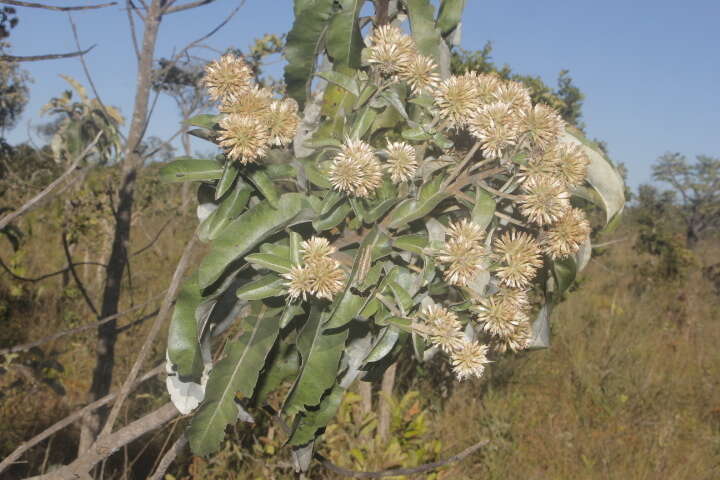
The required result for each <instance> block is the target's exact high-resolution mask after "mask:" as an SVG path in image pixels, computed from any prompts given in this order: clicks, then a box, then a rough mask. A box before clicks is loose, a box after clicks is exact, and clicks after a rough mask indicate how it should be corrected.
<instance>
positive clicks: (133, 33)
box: [125, 0, 142, 62]
mask: <svg viewBox="0 0 720 480" xmlns="http://www.w3.org/2000/svg"><path fill="white" fill-rule="evenodd" d="M125 1H126V5H127V8H126V9H125V10H126V11H127V17H128V23H130V38H131V39H132V44H133V50H135V58H136V59H137V61H138V62H139V61H140V47H138V41H137V31H136V30H135V19H134V18H133V12H134V11H137V9H136V7H135V5H133V3H132V2H131V1H130V0H125ZM138 15H140V13H139V12H138ZM140 18H142V16H141V17H140Z"/></svg>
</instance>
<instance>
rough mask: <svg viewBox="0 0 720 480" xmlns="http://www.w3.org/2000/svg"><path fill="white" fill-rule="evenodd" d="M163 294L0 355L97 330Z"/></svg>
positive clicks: (15, 347) (155, 313)
mask: <svg viewBox="0 0 720 480" xmlns="http://www.w3.org/2000/svg"><path fill="white" fill-rule="evenodd" d="M164 294H165V293H164V292H163V293H161V294H160V295H156V296H154V297H153V298H151V299H150V300H148V301H147V302H145V303H141V304H140V305H137V306H135V307H133V308H130V309H128V310H125V311H124V312H120V313H116V314H115V315H110V316H109V317H105V318H103V319H101V320H98V321H97V322H92V323H88V324H86V325H81V326H79V327H75V328H71V329H69V330H63V331H62V332H55V333H53V334H52V335H48V336H47V337H43V338H41V339H39V340H35V341H33V342H30V343H24V344H22V345H15V346H13V347H9V348H3V349H1V350H0V355H7V354H8V353H17V352H26V351H28V350H30V349H31V348H34V347H39V346H40V345H44V344H46V343H49V342H52V341H54V340H57V339H58V338H62V337H66V336H68V335H75V334H76V333H80V332H84V331H85V330H90V329H92V328H97V327H99V326H100V325H103V324H105V323H107V322H109V321H111V320H115V319H116V318H119V317H124V316H125V315H128V314H130V313H132V312H134V311H136V310H140V309H141V308H143V307H146V306H147V305H149V304H151V303H152V302H154V301H155V300H157V299H158V298H160V297H161V296H162V295H164ZM148 315H157V312H154V313H152V314H148ZM148 318H149V317H148ZM143 320H146V318H143ZM136 322H137V320H136ZM134 323H135V322H133V323H131V324H129V325H127V327H130V325H133V324H134ZM125 328H126V327H121V328H120V329H118V331H122V330H123V329H125Z"/></svg>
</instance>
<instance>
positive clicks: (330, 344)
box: [162, 0, 624, 464]
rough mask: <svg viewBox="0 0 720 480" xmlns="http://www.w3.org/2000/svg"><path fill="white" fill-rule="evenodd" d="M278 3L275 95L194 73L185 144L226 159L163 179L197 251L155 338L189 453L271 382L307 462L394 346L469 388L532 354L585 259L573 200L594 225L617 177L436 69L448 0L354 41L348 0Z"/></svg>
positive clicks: (540, 118) (575, 145)
mask: <svg viewBox="0 0 720 480" xmlns="http://www.w3.org/2000/svg"><path fill="white" fill-rule="evenodd" d="M295 3H296V5H295V12H296V20H295V24H294V26H293V30H292V31H291V32H290V34H289V36H288V43H287V47H286V57H287V60H288V65H287V68H286V75H285V80H286V83H287V92H288V93H289V98H284V99H281V98H275V97H274V96H273V95H272V93H271V92H270V91H269V90H266V89H264V88H259V87H258V86H256V85H254V84H253V82H252V80H251V77H252V75H251V71H250V69H249V68H248V66H247V65H246V64H245V62H244V61H243V59H242V58H239V57H235V56H232V55H225V56H224V57H222V58H221V59H219V60H218V61H216V62H213V63H212V64H210V65H209V66H208V68H207V74H206V78H205V84H206V86H207V88H208V91H209V93H210V95H211V96H212V97H213V98H214V99H215V100H216V101H217V102H218V105H219V110H220V112H221V113H220V114H219V115H216V116H215V115H203V116H200V117H196V118H195V119H194V120H193V123H194V124H195V125H197V126H198V127H200V128H198V129H197V130H194V131H193V132H192V133H193V134H195V135H196V136H199V137H201V138H204V139H207V140H209V141H212V142H214V143H216V144H217V145H219V146H220V147H221V148H222V150H223V152H224V154H223V155H222V156H221V157H219V159H218V160H199V159H188V158H185V159H179V160H177V161H175V162H173V163H171V164H169V165H167V166H166V167H165V168H164V169H163V172H162V175H163V177H164V178H166V179H167V180H170V181H184V180H194V181H200V182H202V183H201V185H200V189H199V198H200V206H199V207H198V215H199V217H200V220H201V224H200V226H199V231H198V235H199V237H200V239H201V240H203V241H206V242H209V244H210V249H209V252H208V253H207V255H206V256H205V257H204V258H203V259H202V261H201V262H200V264H199V266H198V267H197V269H196V271H195V273H193V274H192V275H191V276H190V277H189V278H188V279H187V281H186V283H185V285H184V287H183V290H182V293H181V295H180V297H179V298H178V301H177V305H176V308H175V312H174V316H173V320H172V325H171V329H170V335H169V340H168V359H169V365H170V368H169V371H170V372H171V375H170V376H169V378H168V388H169V389H170V393H171V396H172V398H173V401H174V402H175V403H176V405H177V406H178V408H180V409H181V410H182V411H183V412H184V413H189V412H190V411H193V410H195V412H194V416H193V418H192V420H191V422H190V426H189V429H188V435H189V439H190V445H191V447H192V449H193V451H194V452H195V453H197V454H207V453H210V452H212V451H214V450H215V449H217V448H218V446H219V444H220V442H221V441H222V439H223V436H224V430H225V427H226V426H227V425H228V424H233V423H235V422H236V421H237V419H238V418H240V419H246V420H247V419H251V416H250V414H249V413H248V411H246V409H251V408H252V407H253V406H259V405H262V404H263V403H264V402H265V399H266V398H267V395H268V394H269V393H271V392H278V391H280V392H284V391H287V394H286V395H285V396H284V401H283V402H282V407H281V412H280V414H281V416H283V417H284V418H285V419H287V420H288V422H287V423H288V424H289V425H290V426H291V427H290V432H289V440H288V445H289V446H291V447H292V448H293V449H295V451H296V454H297V458H298V459H299V461H300V463H301V464H302V463H304V462H303V461H302V459H303V458H305V459H306V460H307V459H309V458H311V456H308V455H307V453H308V452H312V448H313V443H314V441H315V439H316V437H317V436H318V435H319V434H321V433H322V432H323V431H324V429H325V427H326V426H327V425H328V423H329V422H330V421H331V420H332V418H333V416H334V414H335V412H336V410H337V409H338V407H339V405H340V403H341V400H342V398H343V396H344V394H345V392H346V391H347V389H348V388H349V387H350V386H351V385H352V384H353V382H354V381H355V380H358V379H363V378H365V379H370V378H377V375H379V374H381V373H382V371H383V370H384V369H385V368H387V367H388V366H389V365H391V364H392V362H393V361H394V359H395V358H396V356H397V355H398V353H399V352H400V351H401V350H402V349H404V348H411V349H413V350H414V352H415V354H416V356H417V357H418V359H419V360H423V359H428V358H430V357H432V356H433V355H435V354H437V355H441V356H444V357H446V358H447V360H448V361H449V362H451V365H452V369H453V372H454V373H455V375H456V376H457V378H458V379H459V380H464V379H466V378H472V377H479V376H481V375H482V374H483V371H484V370H485V369H486V368H488V364H489V363H490V362H491V360H492V359H493V358H494V357H496V356H498V355H502V354H504V353H507V352H517V351H520V350H523V349H527V348H538V347H544V346H547V330H548V326H547V318H548V315H549V313H550V310H551V307H552V304H553V301H554V299H556V298H558V296H559V295H560V294H562V293H563V291H565V290H566V289H567V288H568V286H569V285H570V284H571V283H572V281H573V279H574V277H575V275H576V272H577V271H578V270H580V269H581V268H582V267H583V266H584V265H585V264H586V263H587V261H588V259H589V256H590V232H591V227H590V223H589V221H588V219H587V218H586V215H585V212H584V208H586V207H588V206H589V205H591V204H596V205H597V206H599V207H600V208H602V209H604V211H605V214H606V220H607V221H611V220H613V219H614V218H616V217H617V215H618V214H619V212H620V211H621V209H622V206H623V203H624V198H623V196H622V193H623V186H622V182H621V180H620V177H619V175H618V174H617V172H616V171H615V170H614V168H613V167H612V165H611V164H610V163H609V162H608V161H607V160H606V159H605V158H604V157H603V156H602V154H601V153H600V152H599V150H597V149H596V148H594V147H593V145H591V144H590V143H589V142H587V141H586V140H585V139H584V138H582V137H581V136H580V135H579V133H578V132H575V131H573V130H571V129H570V128H569V127H567V126H566V125H565V124H564V122H563V120H562V119H561V118H560V116H559V115H558V114H557V113H556V112H555V111H554V110H552V109H551V108H549V107H547V106H545V105H540V104H538V105H533V104H532V102H531V100H530V96H529V94H528V91H527V90H526V89H525V88H524V87H523V86H522V85H521V84H519V83H516V82H511V81H504V80H501V79H499V78H498V77H496V76H493V75H484V74H477V73H474V72H469V73H466V74H463V75H458V76H450V75H449V74H448V65H447V58H448V55H447V52H448V43H449V42H450V39H451V38H455V36H456V33H457V29H458V22H459V20H460V12H461V10H462V4H463V2H462V1H452V0H449V1H445V2H443V3H442V7H441V9H440V12H439V14H438V16H437V17H436V16H435V12H434V8H433V7H432V5H431V4H430V3H429V2H428V1H427V0H405V1H402V2H391V3H390V4H391V6H392V5H397V6H398V7H399V8H391V9H390V11H389V13H388V15H389V18H382V19H381V18H380V17H381V15H380V14H379V13H378V14H376V17H375V18H374V24H373V28H372V30H371V33H370V34H369V35H368V36H367V37H365V38H363V36H362V34H361V22H362V20H361V19H360V17H359V13H360V10H361V7H362V4H363V3H364V2H363V1H360V0H356V1H348V0H345V1H340V2H332V1H329V0H328V1H319V2H306V1H303V0H297V1H296V2H295ZM406 22H407V23H408V24H409V31H410V32H411V33H410V34H407V33H405V30H404V29H403V28H404V26H405V23H406ZM325 55H326V56H327V57H326V60H325V62H324V63H322V62H320V61H319V60H318V58H317V57H325ZM327 59H329V60H330V62H328V60H327ZM318 63H321V64H322V65H324V66H329V67H330V68H324V67H323V68H322V69H321V71H319V72H318V71H316V69H315V66H316V65H317V64H318ZM314 77H320V79H321V80H320V85H316V83H317V82H313V78H314ZM313 86H315V89H314V91H313V90H312V89H311V87H313ZM300 112H302V114H301V113H300ZM301 115H302V117H301ZM228 329H230V332H231V334H230V335H228V338H227V342H226V343H225V344H224V349H223V351H222V353H221V354H219V355H212V354H211V347H213V346H214V345H215V343H216V342H214V341H213V340H214V338H218V337H219V335H220V334H221V333H223V332H226V331H227V330H228ZM215 357H217V359H216V360H213V358H215Z"/></svg>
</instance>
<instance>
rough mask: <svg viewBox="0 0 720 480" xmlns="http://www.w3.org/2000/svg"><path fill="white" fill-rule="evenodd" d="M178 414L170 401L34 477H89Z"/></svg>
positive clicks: (52, 479)
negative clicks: (66, 463)
mask: <svg viewBox="0 0 720 480" xmlns="http://www.w3.org/2000/svg"><path fill="white" fill-rule="evenodd" d="M116 405H117V403H116ZM178 414H179V412H178V411H177V409H176V408H175V405H173V404H172V403H171V402H168V403H166V404H165V405H163V406H162V407H160V408H158V409H157V410H155V411H154V412H151V413H149V414H147V415H145V416H144V417H142V418H139V419H137V420H135V421H134V422H132V423H131V424H129V425H127V426H125V427H123V428H121V429H120V430H118V431H117V432H115V433H113V434H111V435H108V436H106V437H104V438H100V439H99V440H98V441H97V442H95V444H94V445H93V446H92V447H90V449H89V450H88V451H86V452H85V453H83V454H82V455H80V456H79V457H78V458H77V459H75V460H74V461H73V462H72V463H71V464H70V465H67V466H65V467H62V468H60V469H58V470H56V471H54V472H52V473H49V474H47V475H40V476H37V477H32V478H33V479H38V480H40V479H42V480H76V479H78V478H89V477H88V472H89V471H90V470H91V469H92V468H93V467H94V466H95V465H97V464H98V463H100V462H101V461H103V460H104V459H106V458H108V457H109V456H110V455H112V453H113V452H115V451H116V450H118V449H119V448H121V447H123V446H125V445H127V444H129V443H130V442H132V441H134V440H137V439H138V438H140V437H141V436H143V435H144V434H146V433H148V432H151V431H153V430H155V429H156V428H159V427H161V426H163V425H165V424H166V423H167V422H169V421H170V420H172V419H173V418H175V417H177V416H178Z"/></svg>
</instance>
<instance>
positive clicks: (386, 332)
mask: <svg viewBox="0 0 720 480" xmlns="http://www.w3.org/2000/svg"><path fill="white" fill-rule="evenodd" d="M398 338H400V330H398V329H397V328H395V327H392V326H389V327H385V328H383V330H382V331H381V333H380V334H379V335H378V338H377V340H376V342H375V345H374V346H373V348H372V350H370V353H369V354H368V356H367V357H365V362H366V363H370V362H377V361H378V360H382V359H383V357H385V355H387V354H388V353H390V351H391V350H392V349H393V347H394V346H395V343H397V341H398Z"/></svg>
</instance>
